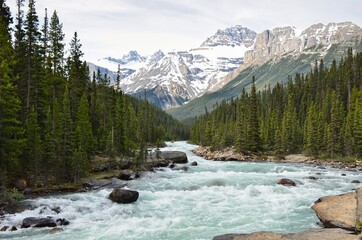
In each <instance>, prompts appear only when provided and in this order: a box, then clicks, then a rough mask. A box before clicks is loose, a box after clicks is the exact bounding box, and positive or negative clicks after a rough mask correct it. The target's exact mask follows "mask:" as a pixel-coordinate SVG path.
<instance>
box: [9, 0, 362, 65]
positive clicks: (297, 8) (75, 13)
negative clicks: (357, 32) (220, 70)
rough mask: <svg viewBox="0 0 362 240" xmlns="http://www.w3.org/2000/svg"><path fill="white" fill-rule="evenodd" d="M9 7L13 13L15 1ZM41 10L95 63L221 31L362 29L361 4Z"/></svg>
mask: <svg viewBox="0 0 362 240" xmlns="http://www.w3.org/2000/svg"><path fill="white" fill-rule="evenodd" d="M7 4H8V5H9V6H11V8H12V10H13V12H14V9H16V8H15V6H14V5H15V1H13V0H12V1H9V0H8V1H7ZM36 7H37V12H38V15H39V19H41V20H42V19H43V16H44V8H46V7H47V8H48V11H49V14H51V13H52V12H53V11H54V10H57V12H58V15H59V18H60V21H61V22H63V31H64V32H65V34H66V41H67V42H69V41H70V39H71V37H72V36H73V33H74V32H75V31H77V32H78V34H79V37H80V40H81V42H82V44H83V51H84V52H85V57H86V58H87V59H90V60H91V61H94V60H96V59H98V58H101V57H106V56H114V57H120V56H121V55H122V54H124V53H125V52H127V51H129V50H131V49H136V50H140V52H144V53H150V52H152V51H153V50H157V49H163V50H166V51H167V50H171V49H188V48H193V47H197V46H198V45H200V44H201V43H202V42H203V41H204V40H205V39H206V38H207V37H209V36H211V35H212V34H214V33H215V32H216V31H217V29H222V28H226V27H230V26H233V25H237V24H238V25H243V26H246V27H248V28H250V29H252V30H254V31H256V32H261V31H263V30H265V29H271V28H272V27H274V26H280V25H293V26H295V27H297V28H299V29H305V28H307V27H309V26H310V25H312V24H314V23H319V22H321V23H325V24H326V23H329V22H340V21H346V20H350V21H353V22H354V23H356V24H359V25H361V24H362V15H361V14H360V13H361V12H362V4H360V2H359V0H344V1H330V0H318V1H316V0H304V1H290V0H260V1H255V0H197V1H195V0H182V1H179V0H102V1H95V0H77V1H65V0H52V1H47V0H37V1H36ZM26 9H27V3H26V4H25V8H24V10H26ZM337 9H338V11H337Z"/></svg>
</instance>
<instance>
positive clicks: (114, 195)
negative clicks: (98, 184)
mask: <svg viewBox="0 0 362 240" xmlns="http://www.w3.org/2000/svg"><path fill="white" fill-rule="evenodd" d="M138 197H139V193H138V192H137V191H132V190H128V189H123V188H116V189H114V190H113V191H112V192H111V193H110V194H109V197H108V198H109V199H110V200H112V201H113V202H116V203H123V204H127V203H133V202H135V201H137V199H138Z"/></svg>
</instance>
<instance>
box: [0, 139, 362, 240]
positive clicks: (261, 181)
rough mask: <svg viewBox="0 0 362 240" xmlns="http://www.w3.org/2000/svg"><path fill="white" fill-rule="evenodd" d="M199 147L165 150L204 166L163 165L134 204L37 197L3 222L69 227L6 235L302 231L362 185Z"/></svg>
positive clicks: (325, 172) (329, 173) (101, 195)
mask: <svg viewBox="0 0 362 240" xmlns="http://www.w3.org/2000/svg"><path fill="white" fill-rule="evenodd" d="M193 148H195V146H194V145H190V144H187V143H186V142H175V143H169V146H168V147H167V148H166V149H165V150H180V151H184V152H186V153H187V155H188V158H189V162H192V161H197V162H198V163H199V165H198V166H189V170H188V171H182V170H180V171H173V170H171V169H162V170H160V171H156V172H154V173H151V172H150V173H146V174H144V175H143V177H142V178H141V179H137V180H135V181H132V182H129V184H128V187H129V188H130V189H134V190H137V191H139V192H140V197H139V199H138V201H137V202H135V203H133V204H126V205H121V204H117V203H113V202H111V201H110V200H109V199H108V195H109V193H110V192H111V190H112V189H103V190H100V191H94V192H88V193H77V194H69V195H60V196H53V197H47V198H40V199H37V200H32V201H31V203H32V204H34V205H35V206H36V209H34V210H31V211H25V212H23V213H21V214H16V215H6V216H5V219H4V220H3V221H2V222H1V223H0V225H1V226H3V225H16V226H18V227H19V225H20V224H21V221H22V219H23V218H25V217H39V216H41V217H47V216H52V217H54V218H66V219H68V220H69V221H70V225H69V226H65V227H63V230H62V231H60V232H57V233H54V234H51V233H50V229H22V230H19V231H16V232H5V233H0V238H5V239H44V240H45V239H67V240H69V239H107V240H108V239H110V240H112V239H117V240H118V239H132V240H133V239H135V240H137V239H139V240H142V239H168V240H171V239H193V240H194V239H212V237H213V236H216V235H220V234H224V233H235V232H236V233H239V232H244V233H250V232H253V231H276V232H296V231H302V230H306V229H310V228H317V225H316V224H315V223H316V222H317V221H318V219H317V217H316V216H315V214H314V212H313V210H311V208H310V207H311V205H312V204H313V202H314V201H316V200H317V199H318V198H319V197H322V196H326V195H334V194H341V193H344V192H348V191H350V190H352V189H354V188H356V187H359V186H361V185H360V184H359V185H358V184H351V181H352V180H354V179H357V180H360V181H362V178H361V175H360V174H358V173H354V172H346V171H343V170H339V169H331V168H327V169H318V168H314V167H311V166H303V165H293V164H276V163H244V162H243V163H240V162H214V161H208V160H205V159H203V158H200V157H198V156H195V155H194V154H193V153H192V152H191V150H192V149H193ZM180 166H181V165H180ZM317 173H318V174H317ZM342 173H345V174H347V176H341V174H342ZM319 174H320V175H319ZM308 176H315V177H317V178H318V179H317V180H311V179H306V177H308ZM283 177H287V178H291V179H293V180H294V181H295V182H296V183H297V186H296V187H286V186H281V185H278V184H277V182H278V180H279V179H280V178H283ZM56 207H60V208H61V213H60V214H56V213H55V212H54V211H52V210H51V209H53V208H56ZM41 210H42V211H41Z"/></svg>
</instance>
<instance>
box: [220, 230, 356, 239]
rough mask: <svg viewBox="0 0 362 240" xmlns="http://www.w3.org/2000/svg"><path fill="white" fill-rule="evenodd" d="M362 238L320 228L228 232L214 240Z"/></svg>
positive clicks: (348, 233)
mask: <svg viewBox="0 0 362 240" xmlns="http://www.w3.org/2000/svg"><path fill="white" fill-rule="evenodd" d="M266 239H268V240H279V239H280V240H360V238H359V237H358V236H357V235H354V234H353V233H352V232H349V231H346V230H343V229H338V228H335V229H318V230H312V231H308V232H301V233H293V234H278V233H272V232H256V233H251V234H226V235H221V236H217V237H214V238H213V240H266Z"/></svg>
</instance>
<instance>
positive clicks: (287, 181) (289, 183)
mask: <svg viewBox="0 0 362 240" xmlns="http://www.w3.org/2000/svg"><path fill="white" fill-rule="evenodd" d="M278 184H280V185H284V186H295V185H296V184H295V182H294V181H293V180H291V179H288V178H282V179H280V180H279V181H278Z"/></svg>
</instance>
